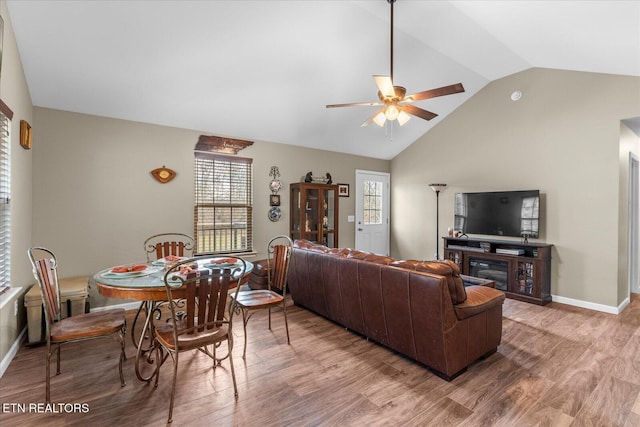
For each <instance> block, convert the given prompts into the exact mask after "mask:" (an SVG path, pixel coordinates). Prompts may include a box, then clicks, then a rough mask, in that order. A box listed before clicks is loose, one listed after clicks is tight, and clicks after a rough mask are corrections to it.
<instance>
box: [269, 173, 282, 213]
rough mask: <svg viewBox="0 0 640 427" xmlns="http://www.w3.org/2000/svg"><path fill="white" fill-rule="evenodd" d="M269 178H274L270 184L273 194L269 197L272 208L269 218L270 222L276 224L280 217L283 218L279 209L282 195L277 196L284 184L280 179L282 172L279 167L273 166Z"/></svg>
mask: <svg viewBox="0 0 640 427" xmlns="http://www.w3.org/2000/svg"><path fill="white" fill-rule="evenodd" d="M269 176H270V177H272V178H271V182H269V189H270V190H271V194H270V195H269V205H270V206H271V208H270V209H269V212H267V216H268V217H269V220H270V221H272V222H276V221H278V220H279V219H280V217H282V211H281V210H280V208H279V207H278V206H280V195H279V194H277V193H278V191H280V189H281V188H282V182H280V180H279V179H278V177H279V176H280V170H279V169H278V167H277V166H271V170H270V171H269Z"/></svg>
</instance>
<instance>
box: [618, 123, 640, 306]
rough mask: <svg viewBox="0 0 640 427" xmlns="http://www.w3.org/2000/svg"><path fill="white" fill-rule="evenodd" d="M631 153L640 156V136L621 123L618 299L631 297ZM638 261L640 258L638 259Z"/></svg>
mask: <svg viewBox="0 0 640 427" xmlns="http://www.w3.org/2000/svg"><path fill="white" fill-rule="evenodd" d="M629 153H633V154H634V155H636V156H637V157H640V137H638V135H636V134H635V133H634V132H633V131H632V130H631V129H629V128H628V127H627V126H626V125H625V124H624V123H620V183H619V188H620V193H619V194H620V208H619V213H618V217H619V222H618V230H619V232H618V301H622V300H624V299H625V298H627V297H629V288H630V287H629V239H630V235H629V233H630V230H629ZM636 262H638V260H636Z"/></svg>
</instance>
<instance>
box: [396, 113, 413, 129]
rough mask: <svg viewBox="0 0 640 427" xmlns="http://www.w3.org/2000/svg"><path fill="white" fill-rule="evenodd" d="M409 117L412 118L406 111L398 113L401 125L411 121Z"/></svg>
mask: <svg viewBox="0 0 640 427" xmlns="http://www.w3.org/2000/svg"><path fill="white" fill-rule="evenodd" d="M409 119H411V116H410V115H408V114H407V113H405V112H404V111H402V110H401V111H400V113H399V114H398V124H399V125H400V126H402V125H404V124H405V123H407V122H408V121H409Z"/></svg>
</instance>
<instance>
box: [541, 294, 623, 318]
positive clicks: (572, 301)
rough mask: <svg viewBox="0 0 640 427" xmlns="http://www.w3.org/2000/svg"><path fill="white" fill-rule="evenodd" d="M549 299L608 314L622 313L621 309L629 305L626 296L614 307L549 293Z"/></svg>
mask: <svg viewBox="0 0 640 427" xmlns="http://www.w3.org/2000/svg"><path fill="white" fill-rule="evenodd" d="M551 301H553V302H559V303H560V304H567V305H573V306H575V307H581V308H588V309H589V310H595V311H602V312H604V313H609V314H620V313H622V310H624V308H625V307H626V306H627V305H629V303H630V302H631V300H630V299H629V297H627V298H625V300H624V301H622V303H620V305H619V306H617V307H615V306H611V305H604V304H597V303H594V302H589V301H582V300H579V299H573V298H567V297H561V296H558V295H551Z"/></svg>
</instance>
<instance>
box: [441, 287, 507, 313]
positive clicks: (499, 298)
mask: <svg viewBox="0 0 640 427" xmlns="http://www.w3.org/2000/svg"><path fill="white" fill-rule="evenodd" d="M504 298H505V294H504V292H501V291H499V290H497V289H494V288H489V287H487V286H469V287H468V288H467V299H466V301H464V302H462V303H460V304H456V305H454V306H453V308H454V310H455V312H456V317H457V318H458V320H462V319H466V318H467V317H471V316H474V315H476V314H479V313H482V312H485V311H487V310H489V309H490V308H492V307H495V306H499V305H502V303H503V302H504Z"/></svg>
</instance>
